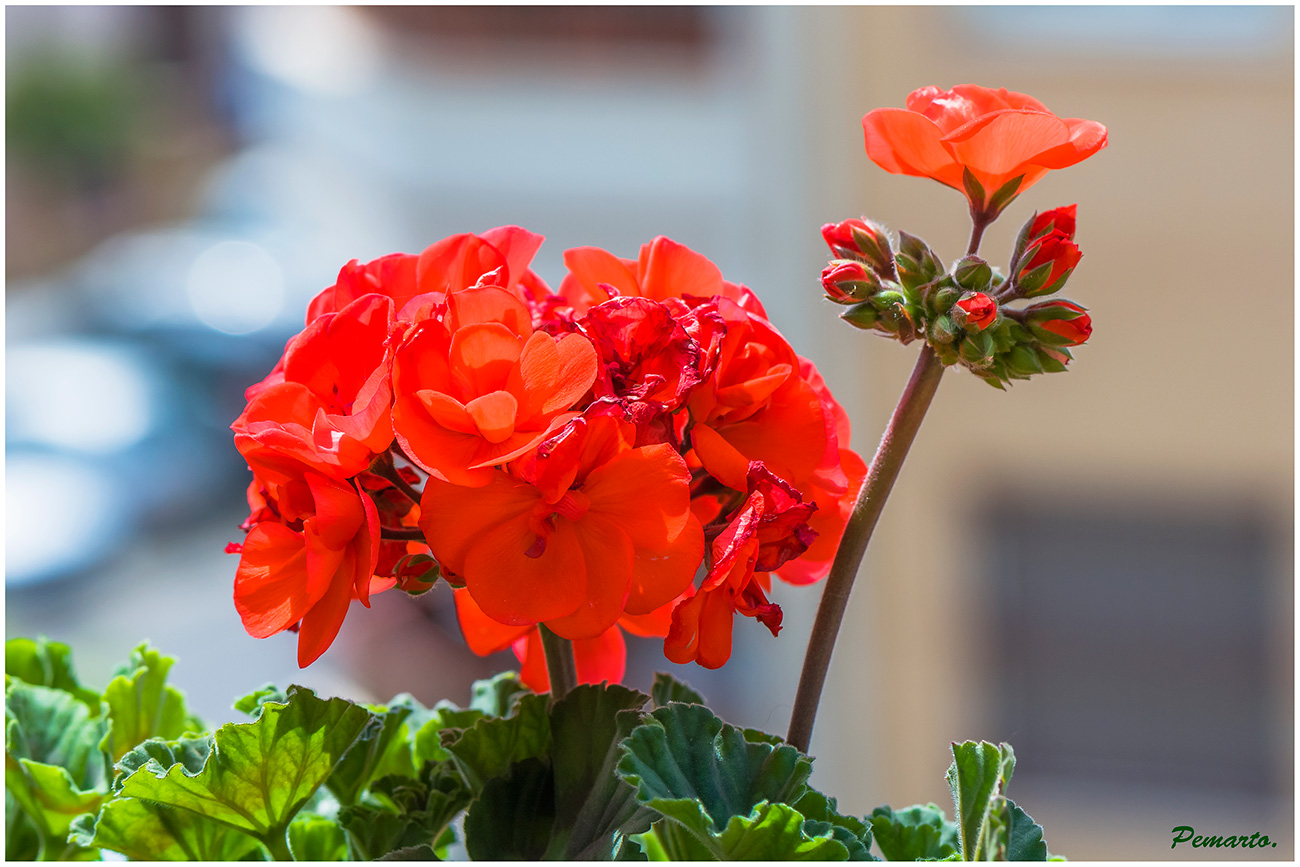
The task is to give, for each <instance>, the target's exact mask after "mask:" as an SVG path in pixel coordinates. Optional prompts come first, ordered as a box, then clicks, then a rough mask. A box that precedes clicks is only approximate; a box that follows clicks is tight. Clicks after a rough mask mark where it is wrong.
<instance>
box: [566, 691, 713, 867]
mask: <svg viewBox="0 0 1300 867" xmlns="http://www.w3.org/2000/svg"><path fill="white" fill-rule="evenodd" d="M664 677H665V678H666V677H667V676H666V675H665V676H664ZM669 680H670V679H669ZM656 683H661V681H659V679H658V678H656ZM662 683H664V686H665V689H664V690H662V691H661V693H663V692H670V691H671V692H675V693H678V694H685V693H687V692H693V691H692V690H690V689H689V687H684V686H682V685H681V684H677V683H676V682H675V681H673V682H672V684H671V686H676V687H678V689H676V690H671V689H669V688H668V687H669V686H670V684H668V683H667V682H662ZM697 695H698V694H697ZM648 700H649V697H648V696H646V695H645V694H643V693H640V692H637V691H636V690H632V689H628V688H626V687H622V686H616V685H610V686H593V685H583V686H578V687H575V688H574V689H572V690H570V691H569V692H568V694H566V695H565V696H564V698H562V699H560V700H559V701H557V702H556V703H555V706H554V707H553V708H552V709H551V750H550V757H551V767H552V768H553V769H554V770H553V774H554V778H555V831H554V839H553V840H552V842H551V845H550V847H549V850H548V855H551V856H553V857H556V858H560V859H561V860H566V861H573V860H577V861H589V860H602V861H603V860H608V859H609V858H610V857H611V856H612V855H613V847H614V845H615V843H616V842H617V838H616V836H615V835H622V836H627V835H630V834H637V833H640V832H642V831H645V830H646V829H648V828H649V827H650V823H651V822H652V821H653V819H654V818H655V814H654V812H653V811H652V810H650V809H648V808H646V807H643V806H642V805H641V804H640V803H639V802H638V801H637V797H636V790H635V789H633V788H632V786H631V785H629V784H628V783H626V782H624V781H623V780H621V779H619V777H618V776H617V775H616V774H615V773H614V768H615V766H616V765H617V764H618V762H619V761H620V759H621V758H622V751H621V750H620V749H619V744H620V743H621V742H622V741H623V739H624V738H626V737H628V736H629V735H630V734H631V733H632V730H633V729H635V728H636V726H637V724H638V723H639V722H640V718H641V715H640V713H639V712H638V711H639V710H640V708H641V707H642V706H644V705H645V703H646V702H647V701H648Z"/></svg>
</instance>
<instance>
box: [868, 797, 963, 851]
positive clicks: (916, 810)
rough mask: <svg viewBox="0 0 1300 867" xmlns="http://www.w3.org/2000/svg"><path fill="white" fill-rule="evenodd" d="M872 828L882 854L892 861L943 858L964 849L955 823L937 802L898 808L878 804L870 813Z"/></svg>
mask: <svg viewBox="0 0 1300 867" xmlns="http://www.w3.org/2000/svg"><path fill="white" fill-rule="evenodd" d="M871 830H872V834H873V836H874V837H875V840H876V845H877V846H879V847H880V853H881V854H882V855H884V856H885V858H886V859H887V860H889V861H942V860H943V859H945V858H947V857H948V856H949V855H955V854H960V852H961V848H960V847H961V836H960V832H958V830H957V826H956V824H954V823H952V822H949V821H948V819H947V817H945V816H944V814H943V810H941V809H940V808H939V807H937V806H936V805H934V804H924V805H922V804H916V805H914V806H911V807H907V808H905V809H902V810H897V811H895V810H893V809H891V808H890V807H877V808H876V809H875V810H873V811H872V813H871Z"/></svg>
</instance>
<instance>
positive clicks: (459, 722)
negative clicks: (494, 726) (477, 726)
mask: <svg viewBox="0 0 1300 867" xmlns="http://www.w3.org/2000/svg"><path fill="white" fill-rule="evenodd" d="M480 682H481V681H480ZM483 716H484V714H483V711H481V710H476V709H473V708H470V709H467V710H461V709H460V708H458V707H456V706H455V705H454V704H452V703H451V702H448V701H440V702H438V703H437V704H436V705H434V706H433V710H432V711H430V713H429V716H428V719H426V720H425V721H424V722H423V723H421V724H420V726H419V728H417V729H416V732H415V736H414V737H413V738H412V743H413V746H412V751H413V759H414V761H415V763H416V764H417V765H418V764H423V763H424V762H445V761H447V760H448V759H450V758H451V753H449V752H447V750H446V749H444V748H443V746H442V741H443V734H442V733H443V732H445V731H447V732H449V731H452V730H463V729H468V728H469V727H470V726H472V725H474V723H476V722H478V721H479V720H480V719H483ZM449 737H450V735H449Z"/></svg>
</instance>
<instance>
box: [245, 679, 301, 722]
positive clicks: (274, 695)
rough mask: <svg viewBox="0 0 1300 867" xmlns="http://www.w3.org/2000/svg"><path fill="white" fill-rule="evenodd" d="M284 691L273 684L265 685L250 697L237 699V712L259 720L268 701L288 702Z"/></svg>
mask: <svg viewBox="0 0 1300 867" xmlns="http://www.w3.org/2000/svg"><path fill="white" fill-rule="evenodd" d="M287 700H288V699H287V697H286V696H285V694H284V690H282V689H280V687H278V686H276V685H275V684H273V683H268V684H266V685H264V686H263V687H262V688H261V689H257V690H254V691H253V692H250V693H249V694H248V695H245V696H242V697H240V698H237V699H235V710H237V711H239V712H240V713H246V714H248V715H249V716H251V717H253V718H255V719H256V718H257V717H258V716H260V715H261V713H262V705H264V704H266V703H267V702H268V701H273V702H276V703H277V704H284V703H285V702H286V701H287Z"/></svg>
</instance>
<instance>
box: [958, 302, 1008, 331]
mask: <svg viewBox="0 0 1300 867" xmlns="http://www.w3.org/2000/svg"><path fill="white" fill-rule="evenodd" d="M956 306H957V307H958V308H960V309H961V311H962V312H963V313H965V314H966V322H965V324H964V327H966V328H974V329H975V330H976V331H983V330H984V329H985V328H988V327H989V326H990V325H992V324H993V320H995V319H997V318H998V303H997V302H996V301H994V300H993V299H992V298H990V297H989V296H987V295H985V294H984V293H983V292H971V293H969V294H967V295H964V296H963V297H962V299H961V300H960V301H958V302H957V305H956Z"/></svg>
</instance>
